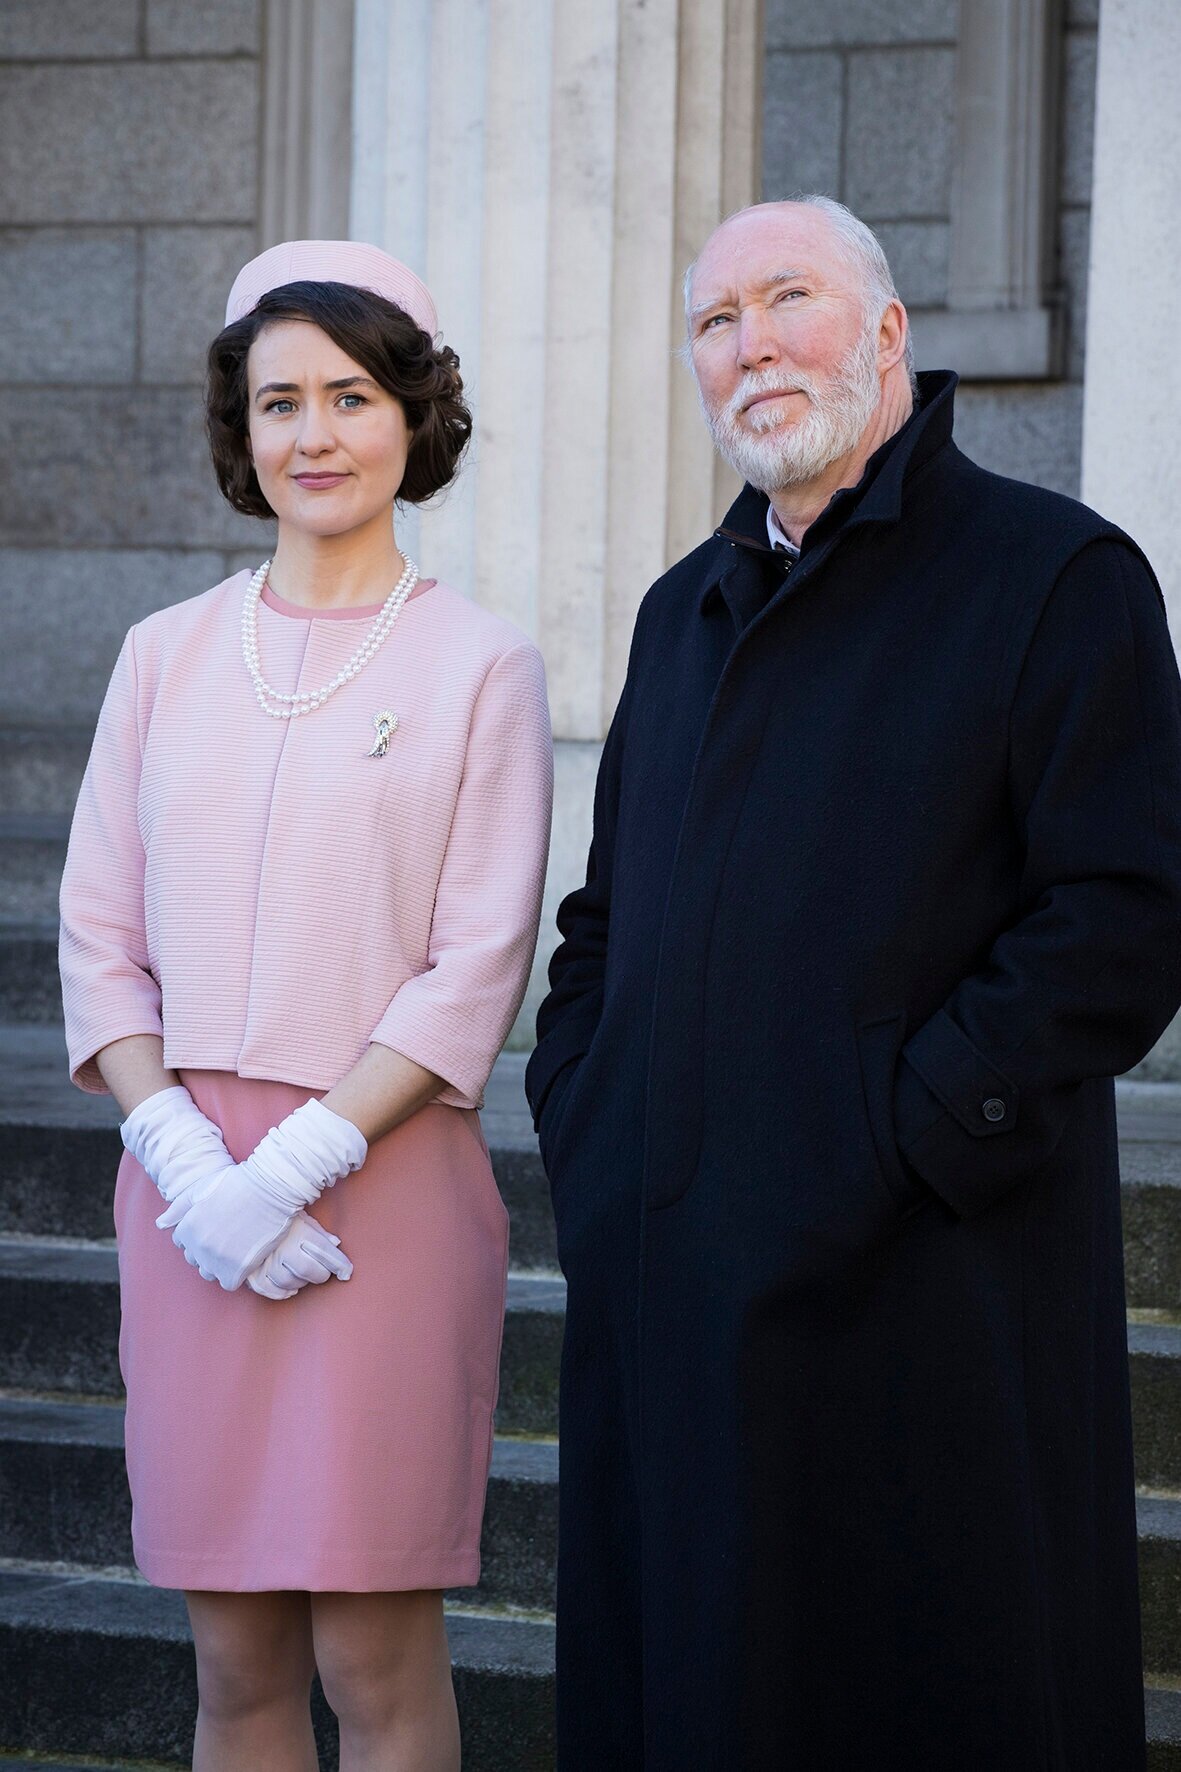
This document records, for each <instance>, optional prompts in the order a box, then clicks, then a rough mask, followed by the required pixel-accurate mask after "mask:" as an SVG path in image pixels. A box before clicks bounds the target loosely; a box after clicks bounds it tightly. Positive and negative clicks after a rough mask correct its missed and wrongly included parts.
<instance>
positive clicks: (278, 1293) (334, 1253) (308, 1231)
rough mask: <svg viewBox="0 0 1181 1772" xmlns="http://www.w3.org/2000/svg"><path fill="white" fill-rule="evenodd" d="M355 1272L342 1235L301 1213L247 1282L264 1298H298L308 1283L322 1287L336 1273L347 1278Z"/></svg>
mask: <svg viewBox="0 0 1181 1772" xmlns="http://www.w3.org/2000/svg"><path fill="white" fill-rule="evenodd" d="M352 1271H353V1264H352V1262H351V1261H350V1260H349V1258H348V1256H347V1255H346V1254H345V1252H344V1250H343V1249H342V1248H341V1247H340V1238H339V1237H334V1236H333V1235H332V1233H331V1232H330V1231H326V1230H325V1229H324V1226H323V1225H322V1224H319V1223H318V1222H317V1220H316V1219H314V1218H310V1217H309V1216H308V1214H307V1213H306V1212H297V1213H296V1215H295V1217H294V1218H293V1219H292V1220H291V1223H290V1224H289V1225H288V1226H287V1229H286V1231H285V1232H284V1234H283V1236H282V1237H281V1238H280V1239H279V1241H278V1242H277V1243H276V1245H275V1247H274V1248H273V1249H272V1250H271V1253H270V1254H269V1255H268V1256H267V1257H266V1259H265V1261H262V1262H260V1263H259V1265H258V1267H256V1268H255V1269H254V1271H253V1272H252V1273H249V1274H247V1276H246V1284H247V1285H248V1286H249V1288H250V1290H251V1291H252V1292H257V1293H258V1295H259V1297H260V1298H294V1297H295V1294H296V1293H297V1292H299V1291H301V1290H302V1289H303V1287H304V1286H322V1285H323V1283H324V1281H325V1280H331V1279H332V1278H333V1276H334V1275H335V1277H336V1278H337V1279H338V1280H347V1279H348V1278H349V1276H350V1275H351V1274H352Z"/></svg>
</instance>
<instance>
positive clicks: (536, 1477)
mask: <svg viewBox="0 0 1181 1772" xmlns="http://www.w3.org/2000/svg"><path fill="white" fill-rule="evenodd" d="M557 1482H558V1449H557V1446H556V1445H555V1444H553V1443H552V1442H551V1443H540V1442H537V1441H516V1440H505V1439H499V1438H498V1439H497V1440H495V1441H494V1443H493V1448H492V1470H491V1474H490V1477H489V1483H488V1500H487V1505H486V1508H485V1513H484V1533H483V1542H482V1546H481V1562H482V1570H481V1577H480V1585H479V1587H478V1588H474V1589H467V1590H463V1591H462V1592H457V1593H456V1595H455V1596H454V1597H455V1598H456V1600H457V1601H459V1602H460V1603H462V1604H466V1605H472V1604H478V1605H484V1606H506V1605H507V1606H518V1607H523V1608H525V1609H526V1610H530V1611H538V1612H548V1611H552V1609H553V1603H554V1593H553V1581H554V1566H555V1560H556V1557H557V1531H558V1523H557ZM0 1558H2V1559H4V1560H6V1561H7V1560H12V1561H21V1562H30V1563H32V1562H36V1563H76V1564H79V1565H82V1566H85V1567H90V1568H94V1569H101V1568H106V1569H108V1570H109V1569H112V1568H116V1567H120V1566H124V1567H126V1569H127V1571H128V1574H129V1575H130V1574H131V1572H132V1554H131V1498H130V1495H129V1494H128V1490H127V1477H126V1474H125V1468H124V1454H123V1410H122V1409H121V1408H120V1407H119V1406H118V1405H112V1404H102V1403H85V1404H80V1403H63V1402H52V1401H46V1400H44V1399H42V1398H35V1397H8V1398H0Z"/></svg>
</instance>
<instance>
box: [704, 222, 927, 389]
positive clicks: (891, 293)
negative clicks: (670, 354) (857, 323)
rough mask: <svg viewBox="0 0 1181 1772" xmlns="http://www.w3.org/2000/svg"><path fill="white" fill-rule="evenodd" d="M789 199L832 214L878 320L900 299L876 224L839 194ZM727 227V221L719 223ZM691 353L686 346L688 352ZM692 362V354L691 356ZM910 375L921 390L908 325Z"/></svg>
mask: <svg viewBox="0 0 1181 1772" xmlns="http://www.w3.org/2000/svg"><path fill="white" fill-rule="evenodd" d="M782 201H783V202H785V203H799V204H801V205H802V206H803V207H804V208H806V209H818V210H820V212H821V214H822V215H825V216H827V217H828V222H829V226H830V227H831V228H832V231H833V233H834V234H835V235H836V237H837V240H838V241H839V243H840V247H841V250H842V252H843V254H844V256H845V259H846V260H847V262H848V263H849V264H850V265H851V266H852V268H853V270H854V271H855V272H856V274H857V278H858V281H859V282H860V284H861V297H862V304H863V307H864V311H865V319H866V324H867V325H869V324H876V322H877V321H878V320H880V319H881V317H882V315H883V314H884V313H885V311H886V309H887V307H888V306H889V305H890V303H891V302H892V301H898V300H900V299H901V298H900V296H899V294H898V290H897V289H896V287H895V284H894V273H893V272H892V271H891V269H890V264H889V260H888V259H887V258H886V255H885V252H884V251H883V250H882V243H881V241H880V240H879V239H878V237H877V235H876V234H875V233H874V231H873V229H872V228H869V227H866V225H865V223H864V222H863V221H862V220H861V218H860V216H856V215H854V214H853V211H852V210H851V209H848V208H846V206H845V204H843V203H838V202H837V200H836V198H835V197H823V196H821V195H820V194H819V193H818V192H815V191H812V192H808V193H807V194H806V195H804V196H800V197H785V198H783V199H782ZM750 207H752V208H759V209H762V208H773V207H774V205H773V204H754V205H751V206H750ZM745 214H746V210H745V209H736V210H735V211H734V215H728V216H727V217H726V221H733V220H734V216H737V215H745ZM719 225H720V226H722V227H724V226H725V225H726V224H725V222H722V223H720V224H719ZM696 269H697V260H696V259H694V261H693V263H692V264H691V265H690V266H689V269H688V270H687V271H686V272H685V282H684V293H685V322H686V326H687V325H688V321H689V310H690V304H691V301H692V292H693V273H694V271H695V270H696ZM685 354H686V355H687V356H688V355H689V353H688V351H687V350H686V353H685ZM689 361H690V362H692V357H691V356H690V357H689ZM903 362H904V363H905V365H906V373H907V377H908V379H909V381H910V390H911V393H912V394H917V392H918V382H917V381H916V379H915V364H914V343H913V341H912V339H911V333H910V327H909V325H908V326H907V328H906V349H905V352H904V354H903Z"/></svg>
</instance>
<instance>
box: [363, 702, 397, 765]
mask: <svg viewBox="0 0 1181 1772" xmlns="http://www.w3.org/2000/svg"><path fill="white" fill-rule="evenodd" d="M373 724H374V725H375V726H376V728H377V737H376V738H375V739H374V741H373V749H372V750H371V751H370V753H369V755H370V756H371V757H384V756H385V754H386V752H387V751H388V750H389V748H390V739H391V738H392V737H393V735H394V733H395V732H396V731H397V730H398V716H397V714H391V713H388V712H387V713H384V714H374V716H373Z"/></svg>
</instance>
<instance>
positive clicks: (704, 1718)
mask: <svg viewBox="0 0 1181 1772" xmlns="http://www.w3.org/2000/svg"><path fill="white" fill-rule="evenodd" d="M954 386H955V378H954V377H952V376H950V375H929V376H925V377H923V378H922V388H921V404H920V406H919V409H918V410H917V412H916V414H915V415H914V416H913V417H912V418H911V420H910V422H909V423H908V424H907V425H906V426H905V428H904V429H903V430H902V431H900V432H899V433H898V434H897V435H896V436H895V437H894V438H893V439H891V441H890V442H889V443H888V444H887V445H885V447H884V448H883V449H882V450H880V451H879V452H878V454H877V455H876V456H875V457H874V458H873V460H872V461H871V462H870V464H869V467H868V468H867V470H866V474H865V477H864V478H863V480H862V482H861V484H860V485H859V486H858V487H857V488H856V489H855V490H851V491H848V492H842V493H839V494H838V495H837V496H836V497H835V498H834V500H833V501H832V503H831V504H830V505H829V507H828V508H827V510H826V511H825V512H824V514H823V515H822V516H821V517H820V518H819V519H818V520H817V521H816V522H815V523H814V524H813V525H812V527H811V528H810V529H809V531H808V532H807V535H806V536H805V538H804V546H803V550H802V554H801V557H800V560H799V563H798V565H796V566H795V567H794V568H793V569H791V570H790V571H785V569H784V567H783V565H782V563H781V560H780V557H779V556H777V555H776V554H774V553H773V552H772V551H771V550H770V549H769V547H768V545H767V534H766V526H765V515H766V502H767V501H766V499H765V498H764V497H762V496H761V495H760V494H758V493H756V492H755V491H753V490H752V489H751V488H749V487H748V488H747V489H746V490H745V491H744V492H743V493H742V495H741V496H740V497H739V499H738V501H737V503H736V504H735V505H734V507H733V509H732V510H731V512H730V513H729V515H728V517H727V519H726V521H725V523H724V524H723V525H722V527H721V528H720V529H719V530H718V531H717V532H716V534H715V535H714V536H713V537H711V539H710V540H709V541H707V542H705V543H704V544H703V545H702V546H701V547H699V548H698V549H697V550H696V551H695V552H694V553H692V554H690V555H689V556H688V557H687V558H686V559H685V560H683V561H681V562H680V563H679V564H678V565H677V566H675V567H674V568H673V569H672V570H671V571H670V572H668V573H667V574H666V575H665V576H664V577H663V578H662V579H660V580H659V582H658V583H657V584H656V585H655V586H654V587H653V588H652V590H651V591H650V592H649V594H648V596H647V597H646V598H645V600H644V603H643V606H642V608H641V610H640V614H639V617H638V621H637V625H636V631H635V638H634V643H633V648H632V654H631V660H630V665H629V669H628V675H627V681H626V687H625V689H624V692H623V695H622V698H621V701H620V705H619V709H618V711H617V714H616V717H615V720H614V723H613V725H612V728H611V732H610V736H609V738H608V740H607V744H606V747H605V751H604V756H603V761H602V768H601V773H600V778H599V783H598V790H597V796H596V804H595V824H594V841H593V847H592V850H591V855H590V861H589V866H588V873H587V880H586V884H585V885H584V886H583V887H581V888H580V889H579V890H578V891H576V892H574V893H573V894H572V895H571V896H570V897H569V898H568V899H567V900H566V901H565V904H564V905H563V907H562V911H561V913H560V917H559V924H560V927H561V930H562V933H563V936H564V941H563V943H562V945H561V946H560V947H559V949H558V951H557V953H556V956H555V958H554V961H553V964H552V968H551V973H550V979H551V991H550V995H549V997H548V998H547V1000H546V1002H545V1004H544V1007H543V1009H542V1011H541V1014H540V1017H539V1023H538V1027H539V1044H538V1046H537V1049H536V1052H535V1053H534V1056H533V1058H532V1060H531V1063H530V1067H529V1072H528V1085H527V1086H528V1091H529V1096H530V1100H531V1103H532V1105H533V1109H534V1113H535V1116H536V1118H537V1121H538V1127H539V1132H540V1136H541V1143H542V1151H543V1155H544V1158H545V1162H546V1166H547V1169H548V1172H549V1176H550V1180H551V1185H552V1192H553V1202H554V1211H555V1215H556V1219H557V1227H558V1247H559V1253H560V1257H561V1262H562V1266H563V1269H564V1271H565V1274H566V1277H567V1281H568V1312H567V1324H566V1341H565V1349H564V1354H563V1367H562V1396H561V1422H560V1432H561V1501H560V1540H559V1574H558V1587H559V1591H558V1656H559V1672H558V1733H559V1761H558V1764H559V1769H560V1772H616V1769H619V1772H632V1769H633V1768H634V1769H636V1772H639V1769H641V1768H642V1769H643V1772H774V1769H777V1768H784V1772H787V1769H788V1768H790V1769H791V1772H894V1769H897V1772H1035V1769H1036V1772H1050V1769H1052V1772H1099V1769H1100V1768H1102V1769H1103V1772H1136V1769H1137V1768H1139V1767H1142V1766H1143V1763H1144V1738H1143V1718H1142V1702H1141V1689H1140V1679H1141V1669H1140V1645H1139V1620H1138V1607H1137V1584H1136V1542H1135V1520H1134V1507H1133V1478H1132V1454H1131V1442H1130V1426H1129V1407H1128V1372H1127V1358H1126V1349H1125V1323H1124V1292H1123V1270H1122V1255H1121V1242H1120V1209H1119V1188H1118V1170H1117V1155H1116V1129H1115V1113H1114V1091H1113V1085H1112V1082H1111V1078H1112V1076H1113V1075H1114V1074H1118V1073H1119V1072H1121V1071H1124V1070H1126V1069H1127V1068H1128V1067H1129V1066H1130V1065H1132V1064H1134V1063H1135V1062H1136V1061H1137V1060H1138V1059H1139V1058H1140V1057H1141V1056H1142V1055H1143V1054H1144V1053H1145V1052H1146V1051H1147V1049H1148V1048H1149V1046H1150V1045H1151V1044H1152V1043H1153V1041H1154V1040H1155V1039H1156V1037H1157V1036H1158V1035H1159V1034H1160V1032H1161V1031H1162V1029H1163V1028H1164V1027H1165V1025H1166V1024H1167V1022H1168V1021H1169V1018H1170V1016H1171V1015H1172V1014H1173V1012H1174V1010H1175V1009H1176V1007H1177V1004H1178V1001H1179V999H1181V715H1179V690H1178V679H1177V671H1176V666H1175V664H1174V658H1173V651H1172V648H1171V645H1170V642H1169V637H1168V633H1167V630H1166V626H1165V619H1164V614H1163V610H1162V605H1161V600H1160V594H1159V591H1158V590H1157V587H1156V584H1155V581H1154V579H1153V577H1152V574H1151V572H1150V570H1149V568H1148V566H1147V564H1146V562H1145V561H1144V559H1143V557H1142V556H1141V554H1140V553H1139V552H1138V551H1137V549H1136V548H1135V546H1134V545H1133V544H1132V543H1131V542H1129V540H1128V539H1127V537H1126V536H1124V535H1122V534H1121V533H1120V532H1119V531H1117V530H1116V529H1114V528H1113V527H1112V526H1111V525H1110V524H1107V523H1105V522H1104V521H1102V520H1101V519H1100V518H1099V517H1097V516H1096V515H1095V514H1094V513H1093V512H1092V511H1090V510H1087V509H1086V508H1085V507H1083V506H1082V505H1080V504H1076V503H1074V502H1073V501H1072V500H1069V499H1066V498H1062V497H1059V496H1057V495H1054V494H1051V493H1048V492H1044V491H1041V490H1038V489H1036V488H1034V487H1031V486H1026V485H1021V484H1018V483H1016V482H1014V481H1010V480H1005V479H1001V478H998V477H997V476H995V475H993V474H990V473H986V472H984V471H983V470H982V469H980V468H978V467H976V466H975V465H974V464H973V463H972V462H970V461H968V460H967V459H966V458H965V457H964V456H963V455H962V454H961V453H960V452H959V450H958V449H957V448H956V446H955V443H954V442H953V440H952V400H953V389H954Z"/></svg>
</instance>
